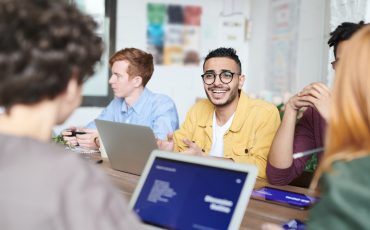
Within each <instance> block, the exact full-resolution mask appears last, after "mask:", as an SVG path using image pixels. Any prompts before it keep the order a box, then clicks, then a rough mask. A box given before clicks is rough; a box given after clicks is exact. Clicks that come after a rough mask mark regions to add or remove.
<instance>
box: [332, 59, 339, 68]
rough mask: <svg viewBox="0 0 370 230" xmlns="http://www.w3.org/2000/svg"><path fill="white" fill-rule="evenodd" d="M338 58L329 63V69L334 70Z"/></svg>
mask: <svg viewBox="0 0 370 230" xmlns="http://www.w3.org/2000/svg"><path fill="white" fill-rule="evenodd" d="M338 61H339V58H337V59H335V60H334V61H332V62H330V64H331V67H332V68H333V69H335V66H336V65H337V64H338Z"/></svg>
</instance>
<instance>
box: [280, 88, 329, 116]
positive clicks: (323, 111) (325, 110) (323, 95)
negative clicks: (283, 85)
mask: <svg viewBox="0 0 370 230" xmlns="http://www.w3.org/2000/svg"><path fill="white" fill-rule="evenodd" d="M330 99H331V94H330V89H329V87H327V86H326V85H325V84H323V83H320V82H316V83H312V84H310V85H308V86H306V87H305V88H303V90H302V91H301V92H299V93H298V94H296V95H294V96H293V97H291V98H290V99H289V101H288V104H287V105H288V106H289V107H290V108H291V109H293V110H295V111H298V110H299V109H301V108H304V107H308V106H310V107H314V108H316V109H317V111H318V112H319V113H320V115H321V116H322V117H323V118H324V119H325V120H328V118H329V108H330ZM286 109H289V108H286Z"/></svg>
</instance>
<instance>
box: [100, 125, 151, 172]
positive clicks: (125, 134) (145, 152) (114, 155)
mask: <svg viewBox="0 0 370 230" xmlns="http://www.w3.org/2000/svg"><path fill="white" fill-rule="evenodd" d="M95 124H96V127H97V129H98V132H99V135H100V140H101V141H102V143H103V145H104V148H105V151H106V153H107V156H108V159H109V162H110V164H111V167H112V168H113V169H116V170H119V171H123V172H127V173H131V174H135V175H141V172H142V171H143V168H144V166H145V163H146V161H147V160H148V158H149V155H150V153H151V152H152V151H153V150H154V149H156V148H157V144H156V139H155V137H154V133H153V131H152V130H151V129H150V128H149V127H146V126H141V125H133V124H125V123H119V122H112V121H104V120H98V119H95Z"/></svg>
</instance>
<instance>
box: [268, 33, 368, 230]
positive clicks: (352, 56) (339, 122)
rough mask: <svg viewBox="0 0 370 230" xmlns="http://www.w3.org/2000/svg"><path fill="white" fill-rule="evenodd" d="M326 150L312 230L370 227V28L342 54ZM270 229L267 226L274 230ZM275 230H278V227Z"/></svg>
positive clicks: (319, 173)
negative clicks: (319, 196) (369, 173)
mask: <svg viewBox="0 0 370 230" xmlns="http://www.w3.org/2000/svg"><path fill="white" fill-rule="evenodd" d="M326 141H327V142H326V148H325V152H324V155H323V157H322V159H321V163H320V165H319V168H318V169H317V170H316V174H315V176H314V178H313V181H312V184H311V188H312V189H317V188H318V187H319V189H320V192H321V198H320V200H319V203H318V204H316V205H315V206H314V207H313V209H311V210H310V213H309V220H308V223H307V227H308V229H368V228H369V226H370V219H369V215H370V199H369V191H370V177H369V175H368V172H369V171H370V26H365V27H364V28H362V29H361V30H360V31H359V32H357V33H356V34H355V35H354V36H353V38H351V39H350V40H349V42H348V46H347V47H346V48H345V49H344V50H343V58H342V59H341V61H340V63H339V64H338V67H337V72H336V77H335V83H334V88H333V93H332V103H331V105H330V119H329V121H328V129H327V135H326ZM271 226H272V225H271V224H266V225H264V226H263V228H264V229H273V228H270V227H271ZM275 227H276V226H275Z"/></svg>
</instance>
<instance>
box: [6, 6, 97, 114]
mask: <svg viewBox="0 0 370 230" xmlns="http://www.w3.org/2000/svg"><path fill="white" fill-rule="evenodd" d="M96 28H97V24H96V23H95V22H94V20H93V19H92V17H90V16H87V15H85V14H83V13H81V12H80V11H79V10H78V9H77V8H76V7H75V6H73V5H71V4H69V3H68V2H67V1H65V0H52V1H50V0H32V1H31V0H0V106H3V107H4V108H5V109H6V110H8V109H9V108H11V107H12V106H13V105H16V104H25V105H31V104H35V103H38V102H40V101H41V100H44V99H54V98H55V97H56V96H58V95H60V94H61V93H62V92H64V91H65V90H66V87H67V84H68V82H69V81H70V79H71V77H72V76H77V82H78V83H79V84H82V82H83V81H84V80H86V78H88V76H91V75H92V74H93V73H94V64H95V63H96V62H97V61H98V60H100V57H101V54H102V52H103V42H102V39H101V38H100V37H98V36H97V35H96V34H95V30H96Z"/></svg>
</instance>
